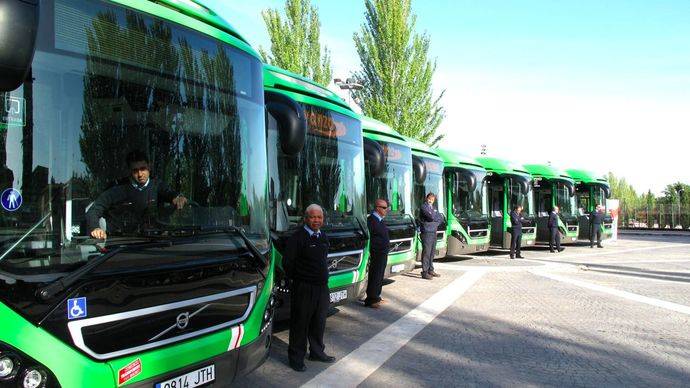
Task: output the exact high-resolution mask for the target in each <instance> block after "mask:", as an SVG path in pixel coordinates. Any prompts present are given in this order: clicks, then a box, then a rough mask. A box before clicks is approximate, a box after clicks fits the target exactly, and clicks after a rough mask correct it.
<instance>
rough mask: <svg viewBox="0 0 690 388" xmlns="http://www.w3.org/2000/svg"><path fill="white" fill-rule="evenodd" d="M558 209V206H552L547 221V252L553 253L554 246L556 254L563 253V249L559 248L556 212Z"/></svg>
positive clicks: (559, 238)
mask: <svg viewBox="0 0 690 388" xmlns="http://www.w3.org/2000/svg"><path fill="white" fill-rule="evenodd" d="M559 211H560V209H559V208H558V206H554V207H553V209H552V210H551V213H549V221H548V223H547V226H548V227H549V235H550V238H549V250H550V251H551V252H552V253H553V252H555V251H554V250H553V246H554V245H555V246H556V250H558V252H563V250H564V249H565V248H561V232H560V231H559V230H558V212H559Z"/></svg>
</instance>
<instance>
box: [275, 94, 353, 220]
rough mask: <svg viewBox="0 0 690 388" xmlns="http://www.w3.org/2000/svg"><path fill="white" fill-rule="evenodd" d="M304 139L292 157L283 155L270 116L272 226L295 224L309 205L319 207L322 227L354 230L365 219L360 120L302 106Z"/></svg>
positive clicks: (309, 106) (276, 131)
mask: <svg viewBox="0 0 690 388" xmlns="http://www.w3.org/2000/svg"><path fill="white" fill-rule="evenodd" d="M303 107H304V109H305V112H306V116H307V123H308V135H307V138H306V141H305V144H304V148H303V149H302V151H300V152H299V154H297V155H286V154H284V153H283V152H282V150H281V149H280V145H279V140H278V128H277V124H276V122H275V120H274V119H273V118H272V117H269V122H268V128H269V131H268V141H269V144H271V147H269V160H270V163H271V164H274V165H273V166H272V168H271V171H277V173H278V176H277V177H276V176H272V177H271V181H270V183H269V190H270V191H271V192H272V193H273V196H274V197H275V199H277V201H276V208H275V209H273V211H274V212H275V214H273V215H272V219H273V223H274V224H275V225H274V227H275V229H276V230H278V231H287V230H289V229H290V228H292V227H295V226H297V225H299V224H300V222H301V221H302V218H303V217H304V209H306V207H307V206H309V205H310V204H312V203H316V204H318V205H320V206H321V207H323V209H324V211H325V216H326V219H325V227H330V228H339V227H358V223H357V220H356V219H357V218H358V219H360V220H364V215H365V214H364V171H363V166H364V154H363V151H362V129H361V124H360V122H359V120H356V119H354V118H351V117H349V116H346V115H343V114H340V113H337V112H334V111H331V110H327V109H324V108H319V107H315V106H311V105H304V106H303Z"/></svg>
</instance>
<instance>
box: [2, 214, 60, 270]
mask: <svg viewBox="0 0 690 388" xmlns="http://www.w3.org/2000/svg"><path fill="white" fill-rule="evenodd" d="M50 215H51V213H50V212H48V213H46V215H45V216H43V218H41V219H40V220H39V221H38V222H37V223H35V224H34V226H32V227H31V228H29V230H27V231H26V233H24V235H23V236H22V237H20V238H19V240H17V241H15V242H14V244H12V246H10V247H9V248H8V249H7V250H6V251H5V253H3V254H2V256H0V260H2V259H4V258H5V257H6V256H7V255H8V254H9V253H10V252H12V251H13V250H14V248H16V247H17V246H18V245H19V244H21V243H22V241H24V239H26V238H27V237H29V235H30V234H31V233H33V231H34V230H36V228H38V227H39V226H41V224H42V223H43V222H44V221H45V220H47V219H48V217H50Z"/></svg>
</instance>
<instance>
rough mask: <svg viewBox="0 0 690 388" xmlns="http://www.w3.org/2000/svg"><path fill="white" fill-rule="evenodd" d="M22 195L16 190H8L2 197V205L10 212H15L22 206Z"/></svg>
mask: <svg viewBox="0 0 690 388" xmlns="http://www.w3.org/2000/svg"><path fill="white" fill-rule="evenodd" d="M22 201H23V199H22V194H21V193H20V192H19V191H17V190H15V189H12V188H10V189H6V190H5V191H3V192H2V194H1V195H0V204H2V208H3V209H5V210H7V211H8V212H13V211H15V210H17V209H19V207H20V206H22Z"/></svg>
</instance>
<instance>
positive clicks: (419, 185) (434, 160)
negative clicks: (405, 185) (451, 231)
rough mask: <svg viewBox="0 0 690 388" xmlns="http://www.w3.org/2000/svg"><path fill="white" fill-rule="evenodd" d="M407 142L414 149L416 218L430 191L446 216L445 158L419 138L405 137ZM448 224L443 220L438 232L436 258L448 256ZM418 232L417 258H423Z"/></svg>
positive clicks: (436, 206) (414, 210) (438, 209)
mask: <svg viewBox="0 0 690 388" xmlns="http://www.w3.org/2000/svg"><path fill="white" fill-rule="evenodd" d="M405 140H406V141H407V144H409V145H410V147H411V149H412V174H413V189H412V210H413V212H414V216H415V219H416V220H417V222H419V212H420V210H421V207H422V204H423V203H424V200H425V198H426V195H427V194H428V193H434V194H436V201H435V202H434V208H436V210H437V211H438V212H439V213H441V214H443V216H444V218H445V216H446V200H445V193H444V190H443V160H441V158H440V157H439V156H438V153H437V152H436V150H434V149H432V148H430V147H429V146H427V145H426V144H424V143H422V142H421V141H419V140H417V139H412V138H410V137H405ZM446 226H447V222H445V221H444V222H442V223H440V224H439V226H438V230H437V232H436V249H435V252H434V258H437V259H438V258H441V257H445V256H446ZM419 236H420V235H419V234H417V239H416V243H415V246H416V249H417V260H418V261H420V260H421V258H422V241H421V239H420V238H419Z"/></svg>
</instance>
